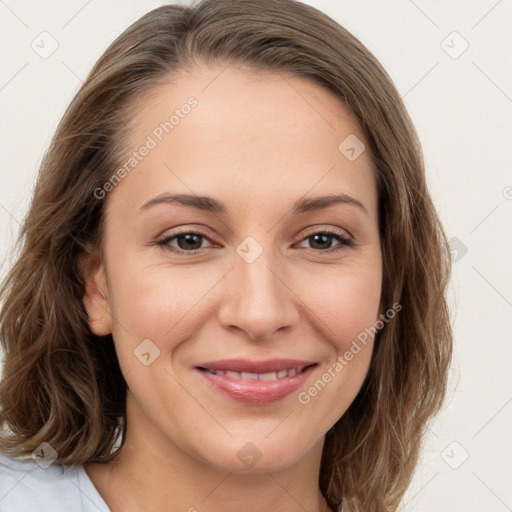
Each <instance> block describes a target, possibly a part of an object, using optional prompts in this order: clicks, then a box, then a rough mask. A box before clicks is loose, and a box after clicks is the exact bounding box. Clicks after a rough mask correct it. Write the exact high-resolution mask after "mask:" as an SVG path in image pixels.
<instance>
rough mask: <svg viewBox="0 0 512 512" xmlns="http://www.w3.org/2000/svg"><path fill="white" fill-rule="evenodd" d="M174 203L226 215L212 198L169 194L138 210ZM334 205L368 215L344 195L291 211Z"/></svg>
mask: <svg viewBox="0 0 512 512" xmlns="http://www.w3.org/2000/svg"><path fill="white" fill-rule="evenodd" d="M176 203H177V204H181V205H183V206H190V207H192V208H196V209H198V210H203V211H207V212H211V213H216V214H221V215H225V214H226V213H227V208H226V206H225V205H224V203H222V202H221V201H218V200H217V199H214V198H213V197H208V196H196V195H190V194H169V193H163V194H160V195H158V196H156V197H154V198H153V199H150V200H149V201H147V202H146V203H144V204H143V205H142V206H141V207H140V210H141V211H144V210H147V209H148V208H151V207H152V206H155V205H157V204H176ZM334 204H348V205H352V206H356V207H358V208H359V209H361V210H362V211H363V212H364V213H366V214H367V215H368V211H367V210H366V208H365V207H364V205H363V203H361V201H359V200H357V199H356V198H355V197H352V196H351V195H349V194H345V193H341V194H331V195H327V196H318V197H306V198H302V199H299V200H297V201H295V203H294V204H293V207H292V211H293V212H294V213H306V212H310V211H314V210H322V209H324V208H327V207H329V206H331V205H334Z"/></svg>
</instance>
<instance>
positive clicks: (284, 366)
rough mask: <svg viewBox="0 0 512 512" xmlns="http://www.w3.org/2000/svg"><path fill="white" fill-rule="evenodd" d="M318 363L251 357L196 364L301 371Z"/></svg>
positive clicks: (238, 369) (241, 369) (257, 370)
mask: <svg viewBox="0 0 512 512" xmlns="http://www.w3.org/2000/svg"><path fill="white" fill-rule="evenodd" d="M313 364H316V363H315V361H303V360H299V359H267V360H265V361H253V360H249V359H220V360H217V361H207V362H205V363H201V364H199V365H197V366H196V368H205V369H210V370H222V371H231V372H239V373H241V372H248V373H271V372H277V371H279V370H291V369H292V368H295V370H297V372H301V371H302V370H304V368H306V367H307V366H311V365H313Z"/></svg>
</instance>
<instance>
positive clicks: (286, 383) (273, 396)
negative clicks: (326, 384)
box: [194, 359, 317, 405]
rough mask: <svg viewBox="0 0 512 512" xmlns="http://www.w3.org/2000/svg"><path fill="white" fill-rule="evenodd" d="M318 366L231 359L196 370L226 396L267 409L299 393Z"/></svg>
mask: <svg viewBox="0 0 512 512" xmlns="http://www.w3.org/2000/svg"><path fill="white" fill-rule="evenodd" d="M316 366H317V363H315V362H313V361H300V360H294V359H273V360H267V361H249V360H242V359H229V360H222V361H213V362H206V363H202V364H201V365H199V366H196V367H195V368H194V370H196V371H197V372H199V373H200V374H201V376H202V377H203V379H205V380H206V381H207V382H208V383H209V384H210V387H211V388H212V389H213V390H215V391H217V392H219V393H221V394H222V395H224V396H227V397H229V398H232V399H235V400H238V401H241V402H244V403H248V404H253V405H257V404H259V405H266V404H270V403H273V402H276V401H278V400H281V399H282V398H284V397H286V396H288V395H289V394H290V393H293V391H295V390H297V389H298V388H299V387H300V386H302V385H303V384H304V382H305V381H306V379H307V378H308V377H309V375H310V374H311V373H312V371H313V370H314V368H315V367H316Z"/></svg>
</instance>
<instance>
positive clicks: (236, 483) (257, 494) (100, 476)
mask: <svg viewBox="0 0 512 512" xmlns="http://www.w3.org/2000/svg"><path fill="white" fill-rule="evenodd" d="M126 411H127V418H126V427H127V429H126V437H125V443H124V445H123V447H122V448H121V449H120V451H119V453H118V455H116V457H115V458H114V459H112V461H110V462H108V463H107V464H87V465H85V466H84V467H85V470H86V472H87V474H88V475H89V477H90V478H91V480H92V482H93V483H94V485H95V486H96V488H97V489H98V491H99V493H100V494H101V495H102V497H103V498H104V500H105V502H106V503H107V505H108V506H109V508H110V510H111V511H112V512H121V511H123V512H131V511H132V510H133V511H139V510H151V511H154V512H178V511H179V512H183V511H187V512H221V511H222V512H239V511H240V510H244V511H245V512H261V510H273V511H274V512H285V511H286V512H303V511H304V510H308V511H311V512H330V509H329V508H328V507H327V504H326V501H325V499H324V497H323V495H322V494H321V492H320V489H319V486H318V477H319V473H320V460H321V454H322V447H323V438H322V439H321V440H320V442H319V443H317V445H316V446H315V448H314V449H313V450H311V451H310V452H309V453H308V454H307V455H306V456H305V457H303V458H302V459H301V460H300V461H299V462H298V463H296V464H294V465H293V466H292V467H288V468H286V469H284V470H279V471H265V470H263V471H259V472H239V471H237V470H229V469H227V468H226V469H223V468H219V467H217V466H214V465H212V464H211V463H209V462H208V461H206V460H204V459H201V457H200V455H196V456H194V455H192V454H191V453H189V452H187V451H185V450H184V449H182V448H180V447H179V446H176V445H175V444H173V443H171V442H170V441H169V439H168V438H167V437H166V436H165V435H164V434H163V433H162V432H161V431H160V430H158V428H157V427H156V426H155V425H154V424H152V423H151V421H150V420H149V419H148V418H147V417H146V415H145V414H144V412H143V411H142V410H141V409H140V407H139V405H138V404H137V402H136V401H135V399H134V398H133V396H132V395H131V393H130V392H128V395H127V405H126Z"/></svg>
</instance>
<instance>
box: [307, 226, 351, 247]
mask: <svg viewBox="0 0 512 512" xmlns="http://www.w3.org/2000/svg"><path fill="white" fill-rule="evenodd" d="M333 239H336V240H338V241H339V244H338V245H335V246H334V247H331V243H332V240H333ZM307 240H310V244H311V246H312V247H311V248H312V249H313V250H314V251H320V252H334V251H339V250H341V249H343V248H344V247H347V246H349V247H350V246H352V245H353V244H354V243H353V241H352V240H350V239H349V238H347V237H346V236H344V235H343V234H341V233H340V232H337V231H317V232H315V233H311V234H309V235H308V236H306V237H305V238H303V239H302V242H305V241H307Z"/></svg>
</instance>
